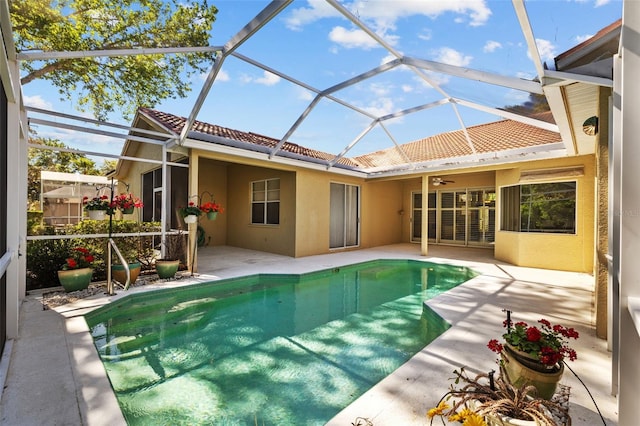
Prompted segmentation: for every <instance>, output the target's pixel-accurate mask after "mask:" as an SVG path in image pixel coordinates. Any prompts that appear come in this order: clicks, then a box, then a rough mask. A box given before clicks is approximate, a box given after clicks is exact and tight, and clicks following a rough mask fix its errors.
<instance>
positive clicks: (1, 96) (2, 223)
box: [0, 82, 9, 353]
mask: <svg viewBox="0 0 640 426" xmlns="http://www.w3.org/2000/svg"><path fill="white" fill-rule="evenodd" d="M7 113H8V111H7V95H6V93H5V91H4V85H3V84H2V82H0V192H1V194H0V227H1V229H4V230H6V229H7V195H8V188H7V186H8V184H9V183H8V176H7V162H8V160H7V156H8V144H9V142H8V117H7ZM6 252H7V239H6V238H0V257H2V256H4V255H5V253H6ZM6 319H7V274H6V273H4V272H0V353H2V352H3V351H4V344H5V341H6V340H7V321H6Z"/></svg>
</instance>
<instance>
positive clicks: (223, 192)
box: [198, 159, 233, 246]
mask: <svg viewBox="0 0 640 426" xmlns="http://www.w3.org/2000/svg"><path fill="white" fill-rule="evenodd" d="M198 196H199V201H200V203H201V204H204V203H206V202H208V201H215V202H216V203H218V204H220V205H221V206H222V207H223V208H224V212H223V213H220V214H218V216H217V217H216V220H208V219H206V217H205V216H202V218H201V219H200V226H202V228H203V229H204V232H205V244H206V245H208V246H220V245H226V244H227V223H228V221H229V215H230V214H233V210H231V211H230V210H229V208H228V205H229V203H228V201H227V164H226V163H221V162H218V161H215V160H208V159H201V160H200V161H199V164H198Z"/></svg>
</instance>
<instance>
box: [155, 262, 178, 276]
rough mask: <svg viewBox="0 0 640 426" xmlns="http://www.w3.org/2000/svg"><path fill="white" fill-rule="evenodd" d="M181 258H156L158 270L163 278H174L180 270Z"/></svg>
mask: <svg viewBox="0 0 640 426" xmlns="http://www.w3.org/2000/svg"><path fill="white" fill-rule="evenodd" d="M178 266H180V261H179V260H166V259H156V272H157V273H158V276H159V277H160V278H162V279H168V278H173V277H174V276H175V275H176V272H178Z"/></svg>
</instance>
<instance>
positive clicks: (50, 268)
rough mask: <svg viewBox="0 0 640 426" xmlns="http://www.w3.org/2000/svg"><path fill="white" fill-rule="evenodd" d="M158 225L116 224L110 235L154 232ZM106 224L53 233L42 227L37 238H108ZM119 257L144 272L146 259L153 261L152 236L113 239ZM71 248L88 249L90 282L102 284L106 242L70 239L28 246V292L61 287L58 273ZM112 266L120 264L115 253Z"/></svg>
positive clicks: (84, 224) (80, 225)
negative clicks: (50, 236) (94, 236)
mask: <svg viewBox="0 0 640 426" xmlns="http://www.w3.org/2000/svg"><path fill="white" fill-rule="evenodd" d="M159 230H160V224H159V223H157V222H145V223H138V222H135V221H130V220H118V221H113V223H112V234H116V233H132V232H157V231H159ZM108 233H109V221H108V220H103V221H95V220H83V221H81V222H80V223H78V224H76V225H67V226H65V227H64V228H60V229H55V228H53V227H45V228H43V229H42V230H41V231H40V232H38V234H39V235H55V234H58V235H60V234H62V235H91V234H108ZM113 239H114V241H115V243H116V245H117V246H118V249H119V250H120V253H122V255H123V257H124V258H125V259H126V260H127V262H137V261H141V262H142V263H143V268H145V267H146V268H149V262H148V261H146V260H147V259H151V258H153V252H154V250H153V249H154V237H153V236H142V235H140V236H131V237H114V238H113ZM74 247H84V248H87V249H88V250H89V251H91V253H92V254H93V255H94V258H95V261H94V262H93V264H92V268H93V280H94V281H102V280H105V279H106V277H107V274H106V260H107V256H106V250H107V238H72V239H61V240H32V241H29V242H28V243H27V290H32V289H37V288H47V287H55V286H58V285H60V284H59V281H58V273H57V272H58V270H59V269H60V267H61V266H62V265H63V264H64V262H65V259H66V257H67V254H68V253H69V250H71V249H72V248H74ZM111 261H112V263H120V262H119V259H118V257H117V255H116V254H115V252H114V253H113V256H112V259H111Z"/></svg>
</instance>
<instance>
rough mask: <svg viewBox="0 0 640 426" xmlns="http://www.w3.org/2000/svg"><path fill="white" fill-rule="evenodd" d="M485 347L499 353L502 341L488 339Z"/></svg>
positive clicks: (501, 348)
mask: <svg viewBox="0 0 640 426" xmlns="http://www.w3.org/2000/svg"><path fill="white" fill-rule="evenodd" d="M487 347H488V348H489V349H491V350H492V351H493V352H496V353H500V352H502V350H503V349H504V347H503V346H502V343H500V342H498V340H497V339H491V340H489V343H488V344H487Z"/></svg>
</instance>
